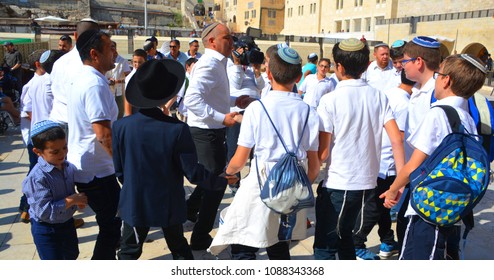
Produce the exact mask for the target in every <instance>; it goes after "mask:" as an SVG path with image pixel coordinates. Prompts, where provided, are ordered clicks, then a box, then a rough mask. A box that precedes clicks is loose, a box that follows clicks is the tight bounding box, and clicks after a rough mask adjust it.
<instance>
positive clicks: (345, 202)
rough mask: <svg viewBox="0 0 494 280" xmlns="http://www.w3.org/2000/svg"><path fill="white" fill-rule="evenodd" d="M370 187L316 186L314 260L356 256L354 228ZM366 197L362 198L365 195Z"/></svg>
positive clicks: (352, 258)
mask: <svg viewBox="0 0 494 280" xmlns="http://www.w3.org/2000/svg"><path fill="white" fill-rule="evenodd" d="M368 195H369V191H364V190H360V191H344V190H335V189H328V188H322V187H321V186H319V187H318V190H317V198H316V231H315V234H314V258H315V259H316V260H335V259H336V253H338V258H339V259H340V260H355V259H356V256H355V247H354V245H353V229H354V227H355V221H356V219H357V216H358V213H359V212H360V209H361V207H362V201H363V198H366V197H367V196H368ZM364 200H365V199H364Z"/></svg>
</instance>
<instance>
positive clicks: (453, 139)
mask: <svg viewBox="0 0 494 280" xmlns="http://www.w3.org/2000/svg"><path fill="white" fill-rule="evenodd" d="M436 107H441V108H442V109H443V110H444V111H445V112H446V115H447V117H448V121H449V123H450V125H451V129H452V131H453V132H452V133H450V134H449V135H447V136H446V137H445V138H444V139H443V141H442V142H441V144H440V145H439V146H438V147H437V148H436V150H434V152H433V153H432V154H431V155H430V156H429V157H428V158H427V159H426V160H425V161H424V162H423V163H422V164H421V165H420V166H419V167H418V168H417V169H416V170H414V171H413V172H412V173H411V175H410V186H411V190H412V192H411V195H410V204H411V206H412V208H413V209H414V210H415V211H416V212H417V214H418V215H419V216H420V217H421V218H422V219H424V220H425V221H427V222H429V223H432V224H434V225H437V226H452V225H454V224H455V223H457V222H458V221H459V220H460V219H463V218H464V217H466V216H468V215H470V214H471V213H472V210H473V208H474V207H475V205H477V203H479V201H480V200H481V199H482V197H483V195H484V194H485V192H486V190H487V187H488V185H489V174H490V172H489V168H490V163H489V159H488V156H487V153H486V150H485V149H484V147H483V146H482V143H481V140H480V137H479V136H477V135H471V134H469V133H468V131H466V132H465V129H464V127H463V125H462V124H461V120H460V117H459V116H458V112H456V110H455V109H454V108H452V107H450V106H444V105H441V106H436ZM465 238H466V236H465Z"/></svg>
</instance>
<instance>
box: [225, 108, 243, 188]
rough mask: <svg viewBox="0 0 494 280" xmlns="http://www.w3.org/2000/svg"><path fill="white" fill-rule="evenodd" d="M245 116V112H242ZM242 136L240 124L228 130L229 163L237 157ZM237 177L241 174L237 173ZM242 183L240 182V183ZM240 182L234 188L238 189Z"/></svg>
mask: <svg viewBox="0 0 494 280" xmlns="http://www.w3.org/2000/svg"><path fill="white" fill-rule="evenodd" d="M242 114H243V112H242ZM239 134H240V124H239V123H236V124H234V125H233V126H232V127H227V128H226V148H227V162H230V160H231V159H232V157H233V155H235V151H237V142H238V135H239ZM237 176H238V177H239V178H240V172H238V173H237ZM239 182H240V181H239ZM239 182H237V183H236V184H234V185H232V186H236V187H238V185H239Z"/></svg>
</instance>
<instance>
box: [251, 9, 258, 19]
mask: <svg viewBox="0 0 494 280" xmlns="http://www.w3.org/2000/svg"><path fill="white" fill-rule="evenodd" d="M256 13H257V12H256V10H252V18H256Z"/></svg>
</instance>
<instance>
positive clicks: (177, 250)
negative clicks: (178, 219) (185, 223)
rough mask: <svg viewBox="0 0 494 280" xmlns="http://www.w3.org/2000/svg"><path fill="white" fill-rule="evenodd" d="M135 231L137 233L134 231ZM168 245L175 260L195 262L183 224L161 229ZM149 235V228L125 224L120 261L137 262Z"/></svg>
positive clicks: (119, 254) (119, 253)
mask: <svg viewBox="0 0 494 280" xmlns="http://www.w3.org/2000/svg"><path fill="white" fill-rule="evenodd" d="M134 229H135V231H134ZM161 229H162V230H163V235H164V236H165V241H166V244H167V245H168V248H169V249H170V251H171V253H172V256H173V259H174V260H193V259H194V256H193V255H192V251H191V250H190V247H189V244H188V243H187V239H185V237H184V228H183V227H182V225H181V224H179V225H174V226H170V227H167V228H161ZM148 233H149V227H132V226H130V225H129V224H127V223H126V222H123V229H122V241H121V242H120V250H119V252H118V259H119V260H137V259H138V258H139V257H140V256H141V254H142V246H143V244H144V241H146V237H147V236H148Z"/></svg>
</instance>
